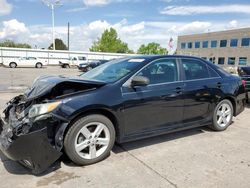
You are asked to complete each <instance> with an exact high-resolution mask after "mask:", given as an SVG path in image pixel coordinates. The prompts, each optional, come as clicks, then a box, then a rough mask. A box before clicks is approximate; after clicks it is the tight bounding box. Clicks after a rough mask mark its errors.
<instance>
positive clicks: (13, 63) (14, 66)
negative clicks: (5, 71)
mask: <svg viewBox="0 0 250 188" xmlns="http://www.w3.org/2000/svg"><path fill="white" fill-rule="evenodd" d="M9 66H10V68H16V67H17V64H16V63H15V62H11V63H10V65H9Z"/></svg>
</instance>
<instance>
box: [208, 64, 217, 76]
mask: <svg viewBox="0 0 250 188" xmlns="http://www.w3.org/2000/svg"><path fill="white" fill-rule="evenodd" d="M208 71H209V75H210V77H211V78H217V77H220V75H219V74H218V73H217V72H216V71H215V70H214V69H212V68H211V67H209V66H208Z"/></svg>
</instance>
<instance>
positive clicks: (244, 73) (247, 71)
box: [240, 67, 250, 75]
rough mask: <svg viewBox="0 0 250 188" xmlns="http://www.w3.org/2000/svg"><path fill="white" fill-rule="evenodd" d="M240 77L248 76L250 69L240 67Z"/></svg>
mask: <svg viewBox="0 0 250 188" xmlns="http://www.w3.org/2000/svg"><path fill="white" fill-rule="evenodd" d="M240 74H241V75H250V67H241V72H240Z"/></svg>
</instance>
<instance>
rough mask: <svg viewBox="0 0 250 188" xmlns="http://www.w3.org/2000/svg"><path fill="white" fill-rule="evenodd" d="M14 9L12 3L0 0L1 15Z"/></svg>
mask: <svg viewBox="0 0 250 188" xmlns="http://www.w3.org/2000/svg"><path fill="white" fill-rule="evenodd" d="M11 11H12V5H11V4H10V3H8V2H7V1H6V0H0V16H3V15H7V14H10V13H11Z"/></svg>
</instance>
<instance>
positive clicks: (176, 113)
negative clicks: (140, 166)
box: [122, 58, 184, 136]
mask: <svg viewBox="0 0 250 188" xmlns="http://www.w3.org/2000/svg"><path fill="white" fill-rule="evenodd" d="M178 72H179V71H178V64H177V62H176V59H174V58H167V59H160V60H157V61H154V62H152V63H151V64H149V65H148V66H146V67H145V68H143V69H142V70H141V71H140V72H139V73H138V74H137V75H139V76H145V77H147V78H148V79H149V80H150V84H149V85H148V86H142V87H136V88H131V87H129V86H123V88H122V97H123V100H124V109H123V114H124V121H125V128H124V129H125V130H124V131H125V134H126V136H128V135H133V134H135V133H142V132H150V131H152V130H157V129H159V130H160V129H162V128H166V127H167V126H169V125H175V124H179V123H181V122H182V116H183V104H184V101H183V95H182V89H183V82H181V81H180V78H179V73H178Z"/></svg>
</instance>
